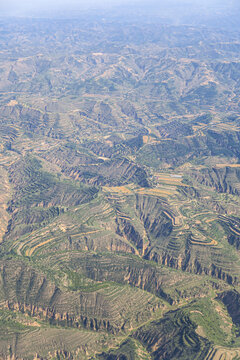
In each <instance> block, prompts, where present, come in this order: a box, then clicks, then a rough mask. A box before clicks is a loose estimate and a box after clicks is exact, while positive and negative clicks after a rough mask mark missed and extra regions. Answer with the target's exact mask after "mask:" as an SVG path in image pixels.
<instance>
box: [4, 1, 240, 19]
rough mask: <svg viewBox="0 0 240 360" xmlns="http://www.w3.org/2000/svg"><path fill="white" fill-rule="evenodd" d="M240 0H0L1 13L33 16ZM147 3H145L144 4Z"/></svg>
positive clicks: (230, 5) (213, 5)
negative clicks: (91, 9)
mask: <svg viewBox="0 0 240 360" xmlns="http://www.w3.org/2000/svg"><path fill="white" fill-rule="evenodd" d="M239 2H240V0H0V15H13V16H18V15H19V16H24V15H27V16H31V15H34V16H36V15H38V14H39V15H40V16H41V15H42V14H48V13H49V14H51V15H52V14H53V13H56V14H57V13H60V12H63V11H66V12H67V13H71V12H72V13H74V11H81V10H86V9H90V8H108V9H109V8H110V9H111V8H114V7H116V6H120V5H122V6H124V7H126V8H127V6H131V7H132V8H134V7H136V9H137V8H138V7H143V6H146V7H152V6H151V5H152V4H154V6H155V7H156V8H158V9H165V10H167V9H170V10H171V11H174V9H175V8H178V9H179V8H181V9H182V10H183V11H184V9H186V10H189V8H195V9H196V7H199V8H201V9H203V8H204V7H205V8H206V10H208V9H214V10H215V9H216V11H219V9H221V10H223V9H224V8H227V9H234V8H237V7H238V9H239ZM143 4H145V5H143Z"/></svg>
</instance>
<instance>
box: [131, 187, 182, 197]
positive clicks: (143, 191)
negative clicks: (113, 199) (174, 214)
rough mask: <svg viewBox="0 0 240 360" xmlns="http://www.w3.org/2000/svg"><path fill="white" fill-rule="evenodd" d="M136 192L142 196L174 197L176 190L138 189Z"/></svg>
mask: <svg viewBox="0 0 240 360" xmlns="http://www.w3.org/2000/svg"><path fill="white" fill-rule="evenodd" d="M136 192H137V193H138V194H141V195H160V196H164V195H174V194H175V191H174V190H165V189H148V188H141V189H137V190H136Z"/></svg>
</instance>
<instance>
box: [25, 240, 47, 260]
mask: <svg viewBox="0 0 240 360" xmlns="http://www.w3.org/2000/svg"><path fill="white" fill-rule="evenodd" d="M53 240H54V239H53V238H52V239H49V240H46V241H44V242H42V243H40V244H38V245H36V246H34V247H33V248H31V249H27V251H26V256H32V254H33V252H34V251H35V250H36V249H38V248H39V247H41V246H43V245H45V244H48V243H50V242H51V241H53Z"/></svg>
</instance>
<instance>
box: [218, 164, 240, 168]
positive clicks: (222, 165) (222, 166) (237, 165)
mask: <svg viewBox="0 0 240 360" xmlns="http://www.w3.org/2000/svg"><path fill="white" fill-rule="evenodd" d="M215 166H216V167H219V168H225V167H227V166H228V167H232V168H239V167H240V164H216V165H215Z"/></svg>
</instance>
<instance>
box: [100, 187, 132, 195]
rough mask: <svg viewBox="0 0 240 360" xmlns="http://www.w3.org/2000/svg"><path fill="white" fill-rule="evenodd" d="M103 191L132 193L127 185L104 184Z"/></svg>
mask: <svg viewBox="0 0 240 360" xmlns="http://www.w3.org/2000/svg"><path fill="white" fill-rule="evenodd" d="M103 191H107V192H113V193H121V194H132V191H131V190H129V189H128V188H127V187H126V186H103Z"/></svg>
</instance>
